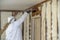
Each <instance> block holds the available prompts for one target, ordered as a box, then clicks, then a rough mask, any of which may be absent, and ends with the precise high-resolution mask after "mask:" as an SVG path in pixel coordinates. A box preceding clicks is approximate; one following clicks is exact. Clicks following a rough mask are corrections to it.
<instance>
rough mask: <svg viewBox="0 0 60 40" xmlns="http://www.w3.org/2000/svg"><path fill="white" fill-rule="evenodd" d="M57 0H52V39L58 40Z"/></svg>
mask: <svg viewBox="0 0 60 40" xmlns="http://www.w3.org/2000/svg"><path fill="white" fill-rule="evenodd" d="M57 8H58V6H57V0H52V40H57V18H58V17H57V16H58V9H57Z"/></svg>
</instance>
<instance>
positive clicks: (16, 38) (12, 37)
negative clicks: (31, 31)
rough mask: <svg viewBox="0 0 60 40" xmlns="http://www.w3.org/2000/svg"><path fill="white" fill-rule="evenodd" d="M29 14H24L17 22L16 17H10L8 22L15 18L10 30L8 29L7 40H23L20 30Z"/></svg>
mask: <svg viewBox="0 0 60 40" xmlns="http://www.w3.org/2000/svg"><path fill="white" fill-rule="evenodd" d="M27 15H28V13H27V12H24V14H23V15H22V16H21V17H20V18H19V19H18V20H16V21H14V20H15V18H14V17H12V16H11V17H9V18H8V22H9V21H10V20H11V19H12V18H13V20H12V21H11V23H10V24H9V26H8V28H7V29H6V40H22V30H21V29H20V25H21V24H22V23H23V21H24V20H25V19H26V17H27Z"/></svg>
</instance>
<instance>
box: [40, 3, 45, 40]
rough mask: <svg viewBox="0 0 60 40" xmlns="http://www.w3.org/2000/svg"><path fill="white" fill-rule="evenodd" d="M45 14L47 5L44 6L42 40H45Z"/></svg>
mask: <svg viewBox="0 0 60 40" xmlns="http://www.w3.org/2000/svg"><path fill="white" fill-rule="evenodd" d="M45 14H46V3H43V4H42V12H41V15H42V28H41V40H45V27H46V26H45V17H46V16H45Z"/></svg>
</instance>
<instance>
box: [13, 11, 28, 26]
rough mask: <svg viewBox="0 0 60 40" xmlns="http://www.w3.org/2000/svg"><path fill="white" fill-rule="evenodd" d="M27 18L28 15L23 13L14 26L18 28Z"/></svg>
mask: <svg viewBox="0 0 60 40" xmlns="http://www.w3.org/2000/svg"><path fill="white" fill-rule="evenodd" d="M27 16H28V13H27V12H24V14H23V15H22V16H21V17H20V18H19V19H18V20H17V21H15V22H14V23H15V24H16V26H19V25H20V24H22V23H23V21H24V20H25V19H26V17H27Z"/></svg>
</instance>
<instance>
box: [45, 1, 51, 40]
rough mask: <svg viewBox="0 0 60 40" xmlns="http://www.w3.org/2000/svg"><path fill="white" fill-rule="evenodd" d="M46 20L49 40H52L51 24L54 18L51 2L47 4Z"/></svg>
mask: <svg viewBox="0 0 60 40" xmlns="http://www.w3.org/2000/svg"><path fill="white" fill-rule="evenodd" d="M46 6H47V7H46V19H47V40H51V38H52V35H51V34H52V30H51V28H52V25H51V23H52V21H51V19H52V17H51V1H49V2H46Z"/></svg>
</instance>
